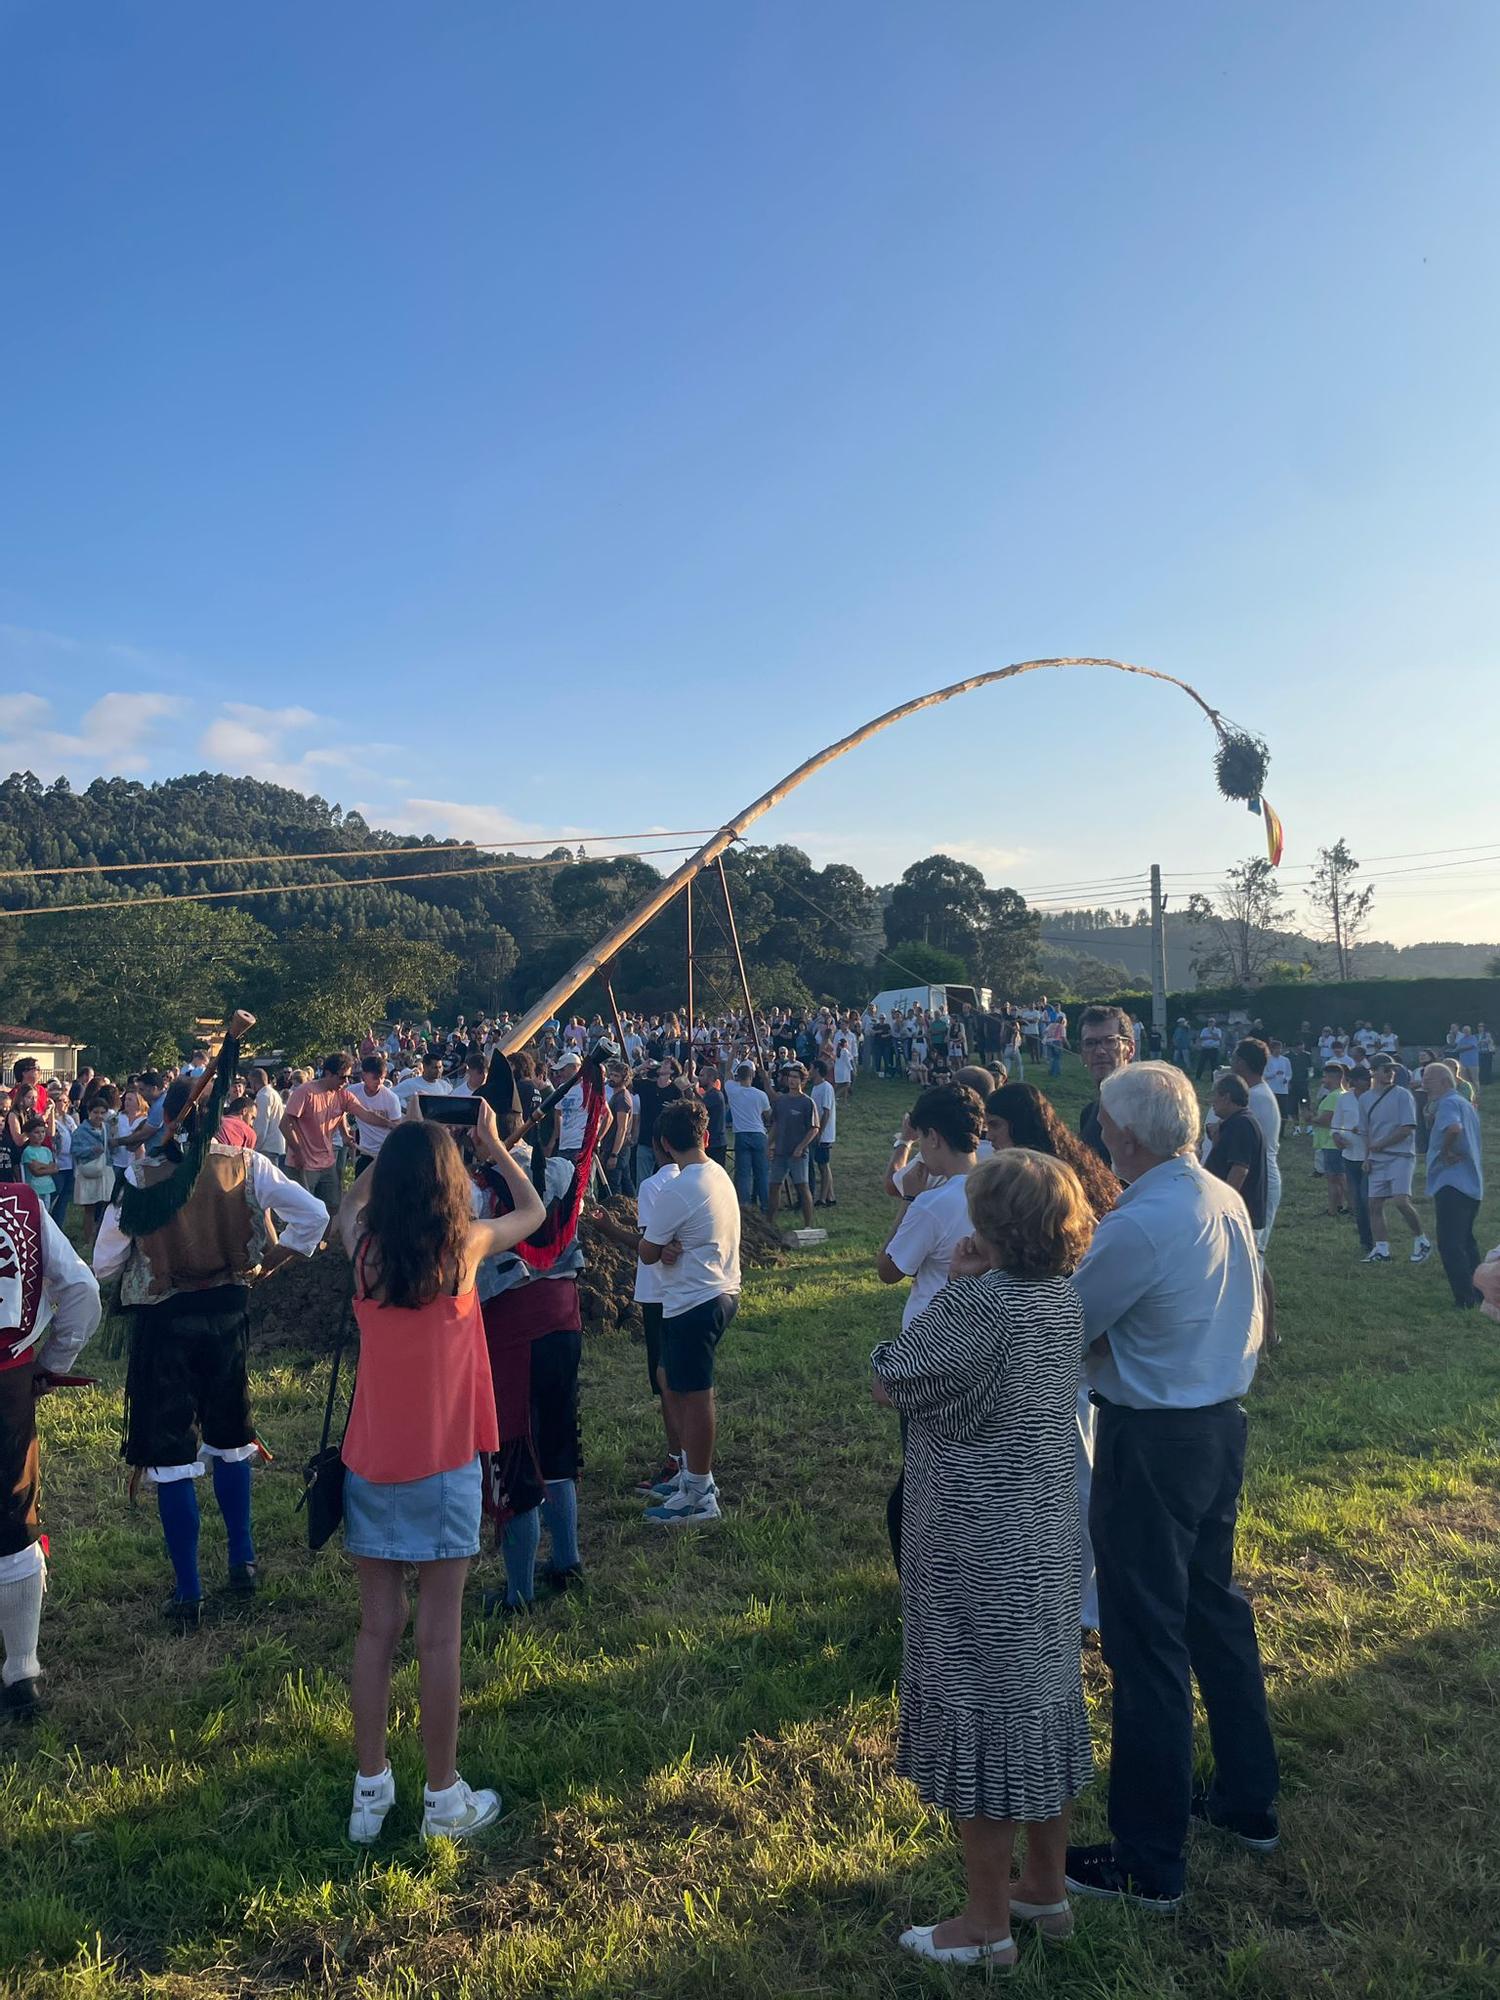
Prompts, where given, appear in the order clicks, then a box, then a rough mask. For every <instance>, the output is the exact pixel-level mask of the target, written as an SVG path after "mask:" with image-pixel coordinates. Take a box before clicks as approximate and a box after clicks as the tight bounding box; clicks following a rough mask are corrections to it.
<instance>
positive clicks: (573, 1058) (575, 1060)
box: [552, 1049, 583, 1069]
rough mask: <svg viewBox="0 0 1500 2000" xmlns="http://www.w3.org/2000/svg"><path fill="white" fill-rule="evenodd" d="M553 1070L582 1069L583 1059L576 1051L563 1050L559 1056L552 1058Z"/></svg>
mask: <svg viewBox="0 0 1500 2000" xmlns="http://www.w3.org/2000/svg"><path fill="white" fill-rule="evenodd" d="M552 1067H553V1068H554V1069H570V1068H571V1069H582V1068H583V1058H582V1057H581V1056H580V1055H579V1053H578V1051H577V1050H576V1049H564V1050H563V1052H562V1054H561V1055H560V1056H554V1057H553V1058H552Z"/></svg>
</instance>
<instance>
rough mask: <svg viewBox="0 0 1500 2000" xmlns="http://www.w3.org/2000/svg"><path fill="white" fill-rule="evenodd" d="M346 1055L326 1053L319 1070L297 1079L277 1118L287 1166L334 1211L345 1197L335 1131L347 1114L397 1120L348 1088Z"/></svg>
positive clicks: (372, 1120)
mask: <svg viewBox="0 0 1500 2000" xmlns="http://www.w3.org/2000/svg"><path fill="white" fill-rule="evenodd" d="M349 1070H350V1062H349V1058H348V1056H343V1055H339V1056H325V1057H324V1058H323V1074H322V1075H321V1076H319V1077H316V1078H314V1080H313V1081H312V1082H311V1083H299V1084H298V1085H297V1088H296V1089H295V1090H294V1091H293V1092H292V1094H291V1096H290V1097H288V1099H287V1101H286V1110H285V1111H284V1112H283V1113H282V1117H281V1132H282V1137H283V1138H284V1139H285V1140H286V1170H287V1172H288V1174H289V1175H290V1176H291V1178H292V1179H293V1180H294V1181H300V1182H301V1184H302V1185H303V1187H305V1188H306V1189H307V1191H308V1193H309V1194H314V1195H316V1196H317V1197H318V1200H319V1201H321V1202H323V1203H324V1204H325V1205H326V1206H327V1209H328V1213H329V1214H330V1215H333V1214H334V1213H335V1211H336V1210H337V1208H338V1205H339V1202H340V1201H341V1200H342V1198H343V1189H342V1187H341V1186H340V1185H339V1170H338V1168H337V1166H336V1165H335V1164H334V1158H333V1134H334V1131H335V1130H336V1128H337V1127H338V1126H339V1125H340V1124H341V1123H342V1121H343V1120H344V1119H345V1118H346V1117H350V1116H352V1117H356V1118H358V1119H360V1120H361V1122H362V1123H364V1124H366V1125H375V1126H386V1127H389V1126H392V1125H395V1124H397V1123H398V1122H399V1121H398V1120H396V1119H394V1118H390V1117H387V1115H386V1114H385V1113H384V1112H383V1111H378V1110H376V1109H375V1108H374V1107H373V1106H372V1105H371V1104H370V1103H369V1101H368V1099H366V1100H363V1101H362V1100H361V1099H360V1098H358V1097H356V1096H355V1094H354V1092H353V1091H352V1090H351V1089H350V1088H349Z"/></svg>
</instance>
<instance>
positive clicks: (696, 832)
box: [0, 826, 718, 895]
mask: <svg viewBox="0 0 1500 2000" xmlns="http://www.w3.org/2000/svg"><path fill="white" fill-rule="evenodd" d="M717 831H718V829H717V827H712V826H682V827H661V828H658V829H657V830H656V831H655V832H653V833H596V834H548V835H545V836H542V837H540V838H538V839H536V840H447V841H440V842H437V843H434V844H433V845H430V846H428V845H421V844H419V845H417V846H415V847H331V848H328V849H326V850H324V851H322V852H320V853H316V854H225V855H217V856H214V857H212V858H210V857H208V856H203V857H201V858H199V859H196V860H192V859H188V858H186V857H177V858H173V859H171V860H167V861H94V862H87V863H84V862H79V863H75V864H72V865H70V866H68V867H66V868H0V881H14V880H15V879H16V878H17V877H19V876H22V875H28V876H29V875H127V874H132V873H133V874H140V873H142V872H143V871H146V870H150V869H153V868H248V867H263V866H265V865H267V864H268V863H274V864H275V865H277V866H282V865H290V864H291V863H292V862H298V861H369V860H372V859H375V858H379V859H380V860H382V861H394V860H396V859H397V858H398V857H400V856H404V855H411V856H412V857H413V858H415V859H424V858H425V857H426V856H428V855H430V854H496V853H505V854H510V853H513V852H514V851H515V850H516V849H517V848H522V847H568V848H575V847H587V846H590V845H593V844H597V843H598V842H601V841H606V840H682V839H688V838H692V839H706V838H707V837H708V835H709V834H711V833H716V832H717ZM657 851H661V852H668V851H670V852H673V853H679V852H682V850H681V849H676V848H674V849H671V850H666V849H662V850H657ZM568 858H569V859H570V860H571V859H572V858H573V857H572V856H571V855H570V856H569V857H568ZM588 858H589V859H590V860H596V861H597V860H607V861H614V860H618V859H620V857H619V856H618V855H591V856H589V857H588ZM407 879H408V880H410V881H417V880H420V879H421V877H418V876H409V877H408V878H407ZM244 893H245V894H246V895H248V894H249V893H250V891H249V890H246V891H245V892H244Z"/></svg>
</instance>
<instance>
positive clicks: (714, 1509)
mask: <svg viewBox="0 0 1500 2000" xmlns="http://www.w3.org/2000/svg"><path fill="white" fill-rule="evenodd" d="M642 1518H643V1519H645V1520H647V1521H650V1522H651V1523H652V1525H653V1526H654V1527H658V1528H674V1527H681V1526H690V1525H691V1524H692V1523H693V1522H695V1521H717V1520H718V1518H719V1489H718V1487H717V1486H715V1485H714V1483H713V1481H712V1480H710V1481H709V1483H708V1485H707V1486H706V1487H705V1488H704V1490H703V1491H702V1492H701V1493H698V1494H694V1493H691V1492H689V1490H688V1489H687V1487H686V1486H679V1487H678V1489H677V1491H676V1492H675V1493H669V1494H668V1495H667V1496H666V1498H665V1499H664V1500H663V1501H661V1503H660V1504H659V1505H658V1506H655V1507H648V1508H647V1509H646V1512H645V1514H644V1516H643V1517H642Z"/></svg>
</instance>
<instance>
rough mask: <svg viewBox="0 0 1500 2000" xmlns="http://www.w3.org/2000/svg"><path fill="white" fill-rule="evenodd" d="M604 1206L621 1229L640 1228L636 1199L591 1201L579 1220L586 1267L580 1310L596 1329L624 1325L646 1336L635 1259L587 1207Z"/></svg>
mask: <svg viewBox="0 0 1500 2000" xmlns="http://www.w3.org/2000/svg"><path fill="white" fill-rule="evenodd" d="M589 1206H594V1207H598V1208H602V1209H603V1210H604V1212H605V1213H606V1214H607V1215H609V1216H610V1217H612V1218H613V1220H614V1221H616V1222H618V1223H619V1225H620V1227H621V1228H622V1229H638V1228H639V1227H640V1223H639V1221H638V1219H637V1216H636V1212H635V1198H634V1196H633V1195H628V1194H612V1195H611V1196H610V1197H609V1199H608V1200H607V1201H602V1202H596V1203H593V1204H588V1205H586V1206H585V1208H584V1212H583V1214H582V1216H581V1217H580V1218H579V1222H578V1240H579V1242H580V1243H581V1244H582V1245H583V1259H584V1268H583V1270H582V1272H581V1273H580V1274H579V1279H578V1309H579V1311H580V1312H581V1313H582V1315H583V1323H584V1325H585V1326H586V1327H591V1328H592V1329H594V1331H596V1332H597V1331H599V1330H600V1329H601V1328H604V1327H616V1326H618V1327H623V1328H624V1329H625V1331H626V1332H627V1333H629V1334H632V1335H633V1336H636V1337H638V1338H644V1334H645V1329H644V1328H643V1327H642V1325H641V1311H640V1307H639V1306H638V1305H637V1304H636V1302H635V1258H634V1257H633V1256H632V1255H631V1253H630V1251H628V1250H626V1249H624V1248H622V1246H621V1245H620V1244H618V1243H611V1241H610V1240H609V1238H608V1237H607V1236H605V1235H604V1234H603V1233H602V1232H601V1231H600V1230H597V1229H595V1228H594V1226H593V1225H592V1223H590V1222H589V1220H588V1208H589Z"/></svg>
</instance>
